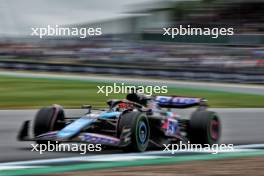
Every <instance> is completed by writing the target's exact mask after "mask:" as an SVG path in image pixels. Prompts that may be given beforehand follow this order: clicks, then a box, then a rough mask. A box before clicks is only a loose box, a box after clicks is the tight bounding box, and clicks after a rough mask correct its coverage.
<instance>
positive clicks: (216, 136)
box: [188, 111, 221, 145]
mask: <svg viewBox="0 0 264 176" xmlns="http://www.w3.org/2000/svg"><path fill="white" fill-rule="evenodd" d="M188 137H189V140H190V142H191V143H192V144H202V145H206V144H209V145H213V144H217V143H219V140H220V137H221V122H220V119H219V117H218V115H217V114H216V113H215V112H212V111H195V112H194V113H193V114H192V116H191V119H190V121H189V129H188Z"/></svg>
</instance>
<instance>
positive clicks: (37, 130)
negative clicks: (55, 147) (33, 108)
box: [33, 106, 65, 143]
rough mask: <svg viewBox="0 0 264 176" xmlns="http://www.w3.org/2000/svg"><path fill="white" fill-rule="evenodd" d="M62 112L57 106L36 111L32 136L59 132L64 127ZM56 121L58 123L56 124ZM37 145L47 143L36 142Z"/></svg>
mask: <svg viewBox="0 0 264 176" xmlns="http://www.w3.org/2000/svg"><path fill="white" fill-rule="evenodd" d="M64 118H65V115H64V111H63V109H62V108H61V107H59V106H52V107H45V108H42V109H40V110H39V111H38V113H37V115H36V116H35V120H34V126H33V134H34V136H35V137H36V136H38V135H41V134H43V133H47V132H49V131H56V130H60V129H62V128H63V127H64V126H65V123H63V122H64ZM58 121H60V122H59V123H58ZM36 142H37V143H47V141H36Z"/></svg>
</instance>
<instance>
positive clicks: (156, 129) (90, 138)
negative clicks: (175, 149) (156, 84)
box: [18, 93, 221, 152]
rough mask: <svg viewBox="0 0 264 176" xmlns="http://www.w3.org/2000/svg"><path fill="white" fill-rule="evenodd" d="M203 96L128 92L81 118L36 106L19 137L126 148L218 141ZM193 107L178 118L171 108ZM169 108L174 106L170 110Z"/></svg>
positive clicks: (213, 119) (217, 127) (215, 119)
mask: <svg viewBox="0 0 264 176" xmlns="http://www.w3.org/2000/svg"><path fill="white" fill-rule="evenodd" d="M206 102H207V101H206V100H205V99H202V98H190V97H181V96H153V97H148V96H146V95H142V94H138V93H130V94H128V95H127V96H126V99H122V100H116V99H113V100H109V101H108V102H107V104H108V108H107V109H99V110H98V109H93V108H92V107H91V106H90V105H84V106H83V108H86V109H87V110H88V112H87V113H86V114H84V115H83V116H81V117H66V116H65V114H64V110H63V108H62V107H61V106H59V105H53V106H51V107H44V108H42V109H40V110H39V111H38V113H37V115H36V117H35V120H34V122H33V129H32V130H33V137H30V136H29V130H30V121H25V122H24V123H23V125H22V128H21V130H20V132H19V134H18V140H21V141H36V142H37V143H38V144H45V143H47V142H48V141H49V142H57V141H58V142H81V143H92V144H101V145H103V146H114V147H117V148H121V149H123V150H124V151H129V152H132V151H133V152H143V151H145V150H147V149H149V148H161V147H163V145H164V144H177V143H178V142H180V141H182V142H188V141H189V142H190V143H192V144H202V145H205V144H206V145H207V144H209V145H212V144H215V143H218V142H219V138H220V135H221V124H220V119H219V117H218V115H217V114H216V113H215V112H212V111H207V103H206ZM193 106H198V108H197V109H196V110H195V111H194V112H193V113H192V115H191V117H190V118H188V119H186V118H181V116H180V115H179V114H178V113H177V112H176V111H175V110H174V109H176V108H187V107H193ZM171 109H173V110H171Z"/></svg>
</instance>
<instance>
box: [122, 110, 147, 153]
mask: <svg viewBox="0 0 264 176" xmlns="http://www.w3.org/2000/svg"><path fill="white" fill-rule="evenodd" d="M124 128H126V129H130V130H131V136H130V137H131V143H130V144H129V145H128V146H126V147H124V148H123V149H124V151H126V152H144V151H145V150H146V149H147V147H148V143H149V136H150V127H149V122H148V118H147V116H146V114H145V113H142V112H127V113H125V114H123V115H121V117H120V120H119V124H118V134H119V135H120V134H121V132H122V130H123V129H124Z"/></svg>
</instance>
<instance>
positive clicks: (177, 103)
mask: <svg viewBox="0 0 264 176" xmlns="http://www.w3.org/2000/svg"><path fill="white" fill-rule="evenodd" d="M155 101H156V102H157V103H158V105H159V106H160V107H163V108H188V107H193V106H197V105H200V104H201V103H204V102H206V101H207V100H206V99H204V98H191V97H181V96H156V97H155Z"/></svg>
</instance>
